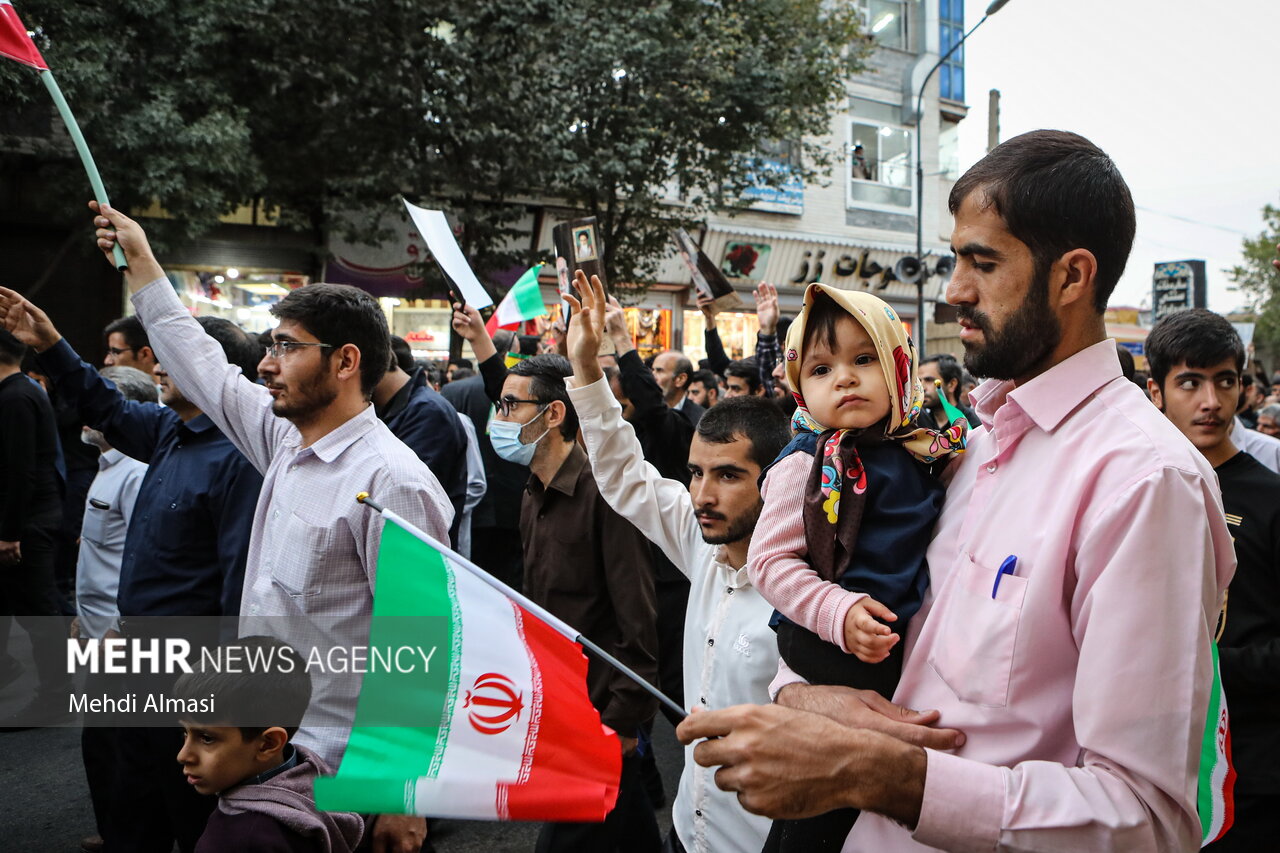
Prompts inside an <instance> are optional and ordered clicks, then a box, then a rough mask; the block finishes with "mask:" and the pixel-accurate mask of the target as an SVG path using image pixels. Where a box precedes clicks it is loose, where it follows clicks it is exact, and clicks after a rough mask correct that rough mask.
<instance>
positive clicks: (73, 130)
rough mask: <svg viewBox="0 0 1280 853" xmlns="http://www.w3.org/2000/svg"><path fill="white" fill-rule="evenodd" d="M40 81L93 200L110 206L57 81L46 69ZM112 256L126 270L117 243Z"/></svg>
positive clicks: (100, 178) (87, 148)
mask: <svg viewBox="0 0 1280 853" xmlns="http://www.w3.org/2000/svg"><path fill="white" fill-rule="evenodd" d="M40 79H41V80H43V81H44V87H45V88H46V89H48V90H49V95H50V97H52V98H53V103H54V106H56V107H57V108H58V115H60V116H62V121H63V123H64V124H65V125H66V126H67V133H69V134H71V141H72V142H73V143H75V146H76V153H77V154H79V155H80V163H81V164H82V165H83V166H84V170H85V172H87V173H88V175H89V184H90V186H92V187H93V195H94V199H95V200H96V201H97V202H98V204H100V205H104V204H105V205H109V204H111V202H110V201H109V200H108V199H107V189H106V187H104V186H103V185H102V176H101V175H99V174H98V166H97V164H95V163H94V162H93V154H91V153H89V145H88V143H86V142H85V141H84V134H83V133H81V132H80V125H78V124H77V123H76V117H75V116H74V115H73V114H72V112H71V107H70V105H68V104H67V99H66V98H65V97H63V95H62V89H60V88H59V87H58V81H57V80H55V79H53V72H52V71H50V70H48V69H47V68H46V69H41V71H40ZM112 254H113V255H114V256H115V261H116V269H118V270H123V269H128V267H129V264H128V263H127V262H126V261H125V259H124V251H123V250H121V248H120V244H119V243H116V245H115V246H113V247H112Z"/></svg>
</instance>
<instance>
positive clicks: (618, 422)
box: [566, 273, 711, 574]
mask: <svg viewBox="0 0 1280 853" xmlns="http://www.w3.org/2000/svg"><path fill="white" fill-rule="evenodd" d="M578 275H579V278H578V281H577V282H576V283H577V286H578V289H579V292H580V293H582V294H583V303H582V304H579V303H578V300H577V299H575V298H574V297H573V296H567V297H566V298H567V299H570V300H572V304H573V307H574V316H573V319H572V320H570V322H569V338H568V341H569V360H570V362H571V363H572V364H573V379H572V383H571V385H572V387H570V388H569V397H570V399H572V400H573V407H574V410H575V411H577V413H578V423H579V425H580V426H581V428H582V437H583V442H584V443H585V444H586V448H587V455H588V456H589V457H590V458H591V471H592V473H593V474H594V475H595V478H596V484H597V486H598V487H599V489H600V494H601V495H602V496H603V497H604V499H605V501H606V502H607V503H608V504H609V506H610V507H612V508H613V511H614V512H616V513H618V515H620V516H622V517H623V518H625V519H627V520H628V521H630V522H631V523H632V524H634V525H635V526H636V528H637V529H638V530H639V531H640V532H641V533H642V534H644V536H645V538H647V539H648V540H649V541H651V542H653V543H654V544H656V545H657V546H658V547H659V548H661V549H662V551H663V553H665V554H666V555H667V557H668V558H669V559H670V560H671V562H672V563H674V564H675V565H676V567H677V568H679V569H680V571H682V572H684V573H685V574H688V573H689V572H690V571H691V570H693V569H696V568H697V567H700V566H701V565H703V557H705V556H706V549H708V548H710V547H711V546H709V545H707V544H706V543H704V542H703V541H702V533H701V530H700V528H699V527H698V520H697V519H696V518H695V517H694V515H693V505H692V503H691V502H690V500H689V492H688V490H687V489H686V488H685V487H684V485H683V484H681V483H679V482H677V481H676V480H667V479H663V477H662V475H661V474H659V473H658V469H656V468H654V467H653V466H652V465H650V464H649V463H648V462H646V461H645V459H644V451H643V450H641V448H640V441H639V439H637V438H636V433H635V430H634V429H633V428H632V427H631V424H629V423H627V422H626V421H625V420H623V418H622V407H621V406H620V405H618V401H617V400H616V399H614V396H613V393H612V392H611V391H610V390H609V385H608V383H607V382H606V381H605V378H604V372H603V371H602V370H601V369H600V363H599V360H598V358H597V353H598V352H599V351H600V340H601V337H602V335H603V334H604V328H605V321H604V313H605V308H604V306H605V300H604V287H603V285H600V284H599V280H598V279H596V280H593V281H592V282H591V283H590V284H588V282H587V280H586V276H583V275H582V274H581V273H579V274H578Z"/></svg>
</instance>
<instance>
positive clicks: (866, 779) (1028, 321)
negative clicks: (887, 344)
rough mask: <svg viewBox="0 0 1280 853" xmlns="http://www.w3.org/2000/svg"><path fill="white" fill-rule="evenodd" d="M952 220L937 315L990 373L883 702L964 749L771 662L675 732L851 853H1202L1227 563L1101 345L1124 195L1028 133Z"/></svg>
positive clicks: (1070, 155)
mask: <svg viewBox="0 0 1280 853" xmlns="http://www.w3.org/2000/svg"><path fill="white" fill-rule="evenodd" d="M950 207H951V211H952V213H953V214H954V216H955V230H954V232H953V233H952V248H953V250H954V251H955V253H956V256H957V258H958V263H957V267H956V270H955V273H954V275H953V276H952V279H951V282H950V284H949V285H948V288H947V299H948V301H949V302H951V303H952V304H954V305H957V306H958V313H959V317H960V324H961V340H962V342H963V344H964V347H965V366H966V367H967V368H968V369H969V371H970V372H972V373H974V374H975V375H981V376H986V377H989V379H988V381H987V382H985V383H984V384H983V385H981V386H980V387H978V388H977V389H976V390H975V391H974V393H973V395H972V400H973V402H974V408H975V409H976V411H977V414H978V416H979V417H980V418H981V421H982V424H983V427H982V428H980V429H978V430H976V431H975V433H974V434H973V435H972V437H971V438H970V441H969V449H968V452H967V453H966V454H965V455H964V456H962V457H960V460H959V461H958V462H957V463H956V464H955V465H954V466H953V468H952V469H951V471H950V472H949V475H950V483H949V486H948V491H947V498H946V504H945V506H944V508H943V511H942V515H941V517H940V518H939V520H938V525H937V527H936V528H935V531H934V537H933V540H932V543H931V545H930V547H929V552H928V561H929V566H930V571H931V576H932V578H931V587H930V592H929V595H928V596H927V597H926V598H925V602H924V606H923V607H922V609H921V610H920V613H919V615H918V616H917V617H916V618H915V620H914V621H913V622H912V624H911V627H910V629H909V631H908V634H907V637H906V660H905V664H904V667H903V672H902V679H901V682H900V683H899V686H898V690H897V693H896V694H895V700H896V701H897V702H898V703H899V704H900V705H903V706H906V707H911V708H932V709H937V710H938V711H939V712H940V719H939V724H940V725H943V726H947V727H949V728H953V729H958V730H960V731H961V732H963V733H964V735H965V741H964V743H963V744H962V745H961V746H960V747H958V748H957V749H955V750H951V751H940V750H934V749H925V748H921V747H918V746H912V745H910V744H906V743H904V742H902V741H899V740H896V739H894V738H892V737H889V736H887V735H884V734H881V733H878V732H873V731H868V730H865V729H857V728H852V727H849V726H844V725H840V724H838V723H837V722H835V721H834V719H832V718H834V717H836V716H837V715H838V713H839V711H840V710H842V709H844V710H847V709H848V708H849V707H850V706H855V705H857V704H858V703H859V702H860V698H859V696H858V692H857V691H849V690H844V689H843V688H832V687H818V686H809V685H805V684H803V683H798V681H799V680H798V679H796V678H795V677H794V676H793V675H789V674H788V673H785V672H783V673H780V674H779V678H778V680H777V681H776V682H775V686H777V685H779V684H781V685H782V686H781V689H780V690H779V691H778V693H777V695H776V701H777V704H775V705H772V706H737V707H734V708H727V709H723V710H718V711H709V712H705V713H696V714H694V715H692V716H691V717H689V718H688V719H686V720H685V721H684V722H683V723H682V724H681V725H680V728H679V730H678V734H679V735H680V737H681V739H682V740H684V741H685V742H691V741H693V740H697V739H699V738H716V739H714V740H707V741H705V742H703V743H700V744H699V745H698V746H697V747H696V749H695V752H694V757H695V759H696V760H697V761H698V762H699V763H700V764H704V765H723V766H722V767H721V769H720V770H718V771H717V773H716V783H717V784H718V785H720V786H721V787H722V788H725V789H726V790H734V791H737V792H738V796H739V799H740V800H741V801H742V803H743V805H744V806H745V807H746V808H747V809H748V810H750V811H753V812H758V813H761V814H766V815H769V816H771V817H775V818H797V817H805V816H808V815H813V814H820V813H823V812H826V811H829V810H831V809H833V808H841V807H850V806H852V807H855V808H859V809H862V810H863V812H864V813H863V815H862V816H861V817H860V818H859V820H858V822H857V823H856V824H855V825H854V828H853V831H852V832H851V833H850V835H849V838H848V839H847V840H846V842H845V846H844V849H845V850H859V851H900V850H927V849H946V850H955V851H989V850H1003V849H1016V850H1062V851H1068V850H1069V851H1077V850H1089V851H1103V850H1116V851H1147V850H1150V851H1167V850H1191V849H1194V848H1196V847H1198V846H1199V845H1200V843H1201V840H1202V829H1201V820H1202V817H1203V819H1204V821H1205V822H1206V825H1207V826H1208V825H1209V823H1210V819H1209V816H1208V815H1204V816H1201V815H1199V814H1198V811H1197V796H1198V795H1200V792H1198V775H1199V773H1200V769H1201V754H1200V750H1201V743H1202V740H1203V738H1204V734H1205V731H1206V716H1207V714H1208V710H1209V708H1210V702H1211V698H1212V696H1211V694H1212V693H1213V690H1214V666H1213V659H1212V652H1211V640H1212V637H1213V629H1214V625H1215V623H1216V620H1217V617H1218V613H1219V610H1220V605H1221V601H1222V591H1223V589H1225V587H1226V585H1227V583H1228V581H1229V580H1230V578H1231V575H1232V572H1233V570H1234V567H1235V559H1234V556H1233V553H1232V545H1231V537H1230V534H1229V533H1228V531H1227V527H1226V523H1225V521H1224V518H1223V512H1222V504H1221V500H1220V498H1219V496H1218V492H1217V484H1216V481H1215V479H1214V476H1213V471H1212V469H1211V468H1210V466H1209V465H1208V463H1207V462H1206V461H1205V460H1204V458H1203V457H1202V456H1201V455H1200V454H1199V453H1197V452H1196V450H1195V448H1194V447H1192V446H1191V444H1190V443H1189V442H1187V440H1186V439H1185V438H1184V437H1183V436H1182V434H1181V433H1180V432H1178V430H1177V429H1176V428H1174V427H1173V426H1172V424H1170V423H1169V422H1168V421H1167V420H1166V419H1165V418H1163V417H1162V416H1161V415H1160V413H1159V412H1158V411H1156V410H1155V409H1154V407H1152V406H1151V405H1150V403H1148V402H1147V400H1146V398H1145V397H1144V396H1143V394H1142V392H1141V391H1140V390H1139V389H1138V388H1137V387H1136V386H1135V385H1133V384H1132V383H1130V382H1127V381H1125V380H1124V378H1123V376H1122V375H1121V372H1120V365H1119V362H1118V360H1117V358H1116V354H1115V345H1114V344H1113V343H1111V342H1110V341H1108V340H1107V339H1106V330H1105V324H1104V323H1103V316H1102V315H1103V311H1104V309H1105V307H1106V303H1107V299H1108V297H1109V296H1110V294H1111V291H1112V290H1113V289H1114V287H1115V284H1116V282H1117V281H1118V280H1119V278H1120V275H1121V273H1122V272H1123V271H1124V266H1125V262H1126V260H1127V258H1128V254H1129V249H1130V247H1131V245H1132V242H1133V234H1134V213H1133V200H1132V198H1131V196H1130V194H1129V190H1128V187H1127V186H1126V185H1125V183H1124V180H1123V179H1122V178H1121V177H1120V174H1119V172H1118V170H1117V169H1116V167H1115V164H1114V163H1112V161H1111V160H1110V158H1108V157H1107V155H1106V154H1105V153H1103V152H1102V151H1101V150H1099V149H1098V148H1097V147H1095V146H1094V145H1093V144H1092V143H1090V142H1089V141H1088V140H1086V139H1084V138H1082V137H1080V136H1077V135H1075V134H1071V133H1065V132H1061V131H1036V132H1034V133H1028V134H1024V135H1022V136H1019V137H1016V138H1014V139H1011V140H1009V141H1008V142H1006V143H1004V144H1003V145H1000V146H999V147H998V148H996V149H995V150H993V151H992V152H991V153H990V154H989V155H988V156H987V157H986V158H984V159H983V160H982V161H980V162H979V163H978V164H977V165H975V166H974V167H973V168H972V169H970V170H969V171H968V172H967V173H966V174H965V176H964V177H962V178H961V179H960V181H959V182H957V183H956V185H955V188H954V189H953V191H952V193H951V198H950ZM842 690H844V692H843V693H842V692H840V691H842ZM806 711H816V712H818V713H806ZM1218 722H1219V718H1218V717H1216V716H1215V718H1214V723H1215V725H1216V724H1217V723H1218ZM1203 796H1204V797H1207V792H1205V794H1204V795H1203ZM1205 802H1206V803H1207V802H1208V800H1207V799H1206V800H1205Z"/></svg>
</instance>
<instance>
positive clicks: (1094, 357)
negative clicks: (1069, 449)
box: [970, 338, 1122, 432]
mask: <svg viewBox="0 0 1280 853" xmlns="http://www.w3.org/2000/svg"><path fill="white" fill-rule="evenodd" d="M1121 375H1122V374H1121V372H1120V359H1119V358H1117V357H1116V344H1115V341H1113V340H1111V339H1109V338H1108V339H1107V340H1103V341H1099V342H1098V343H1096V344H1093V345H1092V346H1088V347H1085V348H1084V349H1082V350H1080V351H1079V352H1077V353H1075V354H1074V355H1072V356H1070V357H1069V358H1066V359H1064V360H1063V361H1061V362H1059V363H1058V364H1055V365H1054V366H1053V367H1051V368H1049V369H1048V370H1046V371H1045V372H1044V373H1041V374H1040V375H1039V376H1036V377H1035V378H1034V379H1032V380H1031V381H1030V382H1027V383H1026V384H1024V385H1019V386H1015V385H1014V384H1013V382H1011V381H1009V380H1001V379H988V380H987V381H986V382H983V383H982V384H981V385H979V386H978V387H977V388H976V389H974V391H973V393H972V394H971V395H970V399H971V400H972V401H973V408H974V410H975V411H976V412H977V413H978V417H979V418H981V419H982V423H983V425H984V426H986V427H987V428H988V429H990V428H991V426H992V424H993V423H994V422H995V419H996V413H997V412H998V411H999V410H1000V409H1001V408H1002V407H1003V406H1004V405H1005V404H1006V403H1013V404H1014V405H1015V406H1016V407H1017V408H1018V410H1020V411H1022V412H1024V413H1026V415H1027V417H1029V418H1031V420H1032V421H1034V422H1035V424H1036V426H1038V427H1040V429H1042V430H1044V431H1045V432H1053V430H1054V429H1056V428H1057V426H1058V424H1060V423H1062V421H1063V419H1065V418H1066V416H1067V415H1069V414H1071V412H1073V411H1074V410H1075V409H1076V407H1077V406H1079V405H1080V404H1081V403H1083V402H1084V401H1085V400H1086V399H1087V398H1088V397H1089V396H1090V395H1091V394H1093V393H1094V392H1095V391H1097V390H1098V389H1099V388H1101V387H1102V386H1103V385H1106V384H1107V383H1108V382H1111V381H1112V380H1114V379H1116V378H1118V377H1119V376H1121Z"/></svg>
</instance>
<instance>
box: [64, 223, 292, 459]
mask: <svg viewBox="0 0 1280 853" xmlns="http://www.w3.org/2000/svg"><path fill="white" fill-rule="evenodd" d="M89 206H90V208H92V209H94V210H97V209H98V204H97V202H90V203H89ZM94 224H95V225H96V226H97V229H98V230H97V236H98V248H100V249H102V251H103V253H104V254H105V255H106V257H107V260H108V261H110V260H111V249H112V247H113V246H115V245H116V244H117V243H119V245H120V248H121V249H123V250H124V255H125V260H126V261H127V262H128V264H129V268H128V269H127V270H125V273H124V279H125V283H126V284H127V285H128V286H129V290H130V292H131V293H132V294H133V304H134V307H135V308H137V309H138V316H139V317H140V318H141V320H142V324H143V325H144V326H145V327H146V329H147V337H148V338H150V340H151V346H152V349H154V350H155V351H156V356H157V357H158V359H159V361H160V363H161V364H163V365H164V368H165V370H167V371H168V372H169V375H170V376H172V377H173V380H174V382H175V383H176V384H177V385H178V387H179V388H181V389H182V393H183V395H184V396H186V398H187V399H188V400H190V401H191V402H192V403H194V404H195V405H196V406H197V407H198V408H199V409H200V410H201V411H203V412H204V413H205V414H207V415H208V416H209V417H210V418H212V419H213V422H214V423H216V424H217V425H218V426H219V427H220V428H221V429H222V432H223V433H224V434H225V435H226V436H227V437H228V438H229V439H231V442H232V443H233V444H235V446H236V447H238V448H239V449H240V452H241V453H243V454H244V455H245V457H246V458H247V459H248V460H249V461H250V462H252V463H253V465H254V467H255V468H257V469H258V470H259V471H266V470H267V468H268V466H270V464H271V457H272V456H273V455H274V454H275V452H276V450H277V449H278V448H279V447H280V446H281V439H283V438H284V436H285V435H286V434H287V433H288V431H289V430H290V429H291V427H290V425H289V423H288V422H287V421H286V420H284V419H282V418H277V417H276V416H275V415H274V414H272V412H271V394H270V392H269V391H267V389H266V388H264V387H263V386H261V385H257V384H255V383H254V382H253V381H252V380H251V379H250V378H249V377H247V376H245V375H244V374H242V373H241V372H240V369H239V368H238V367H235V366H234V365H231V364H229V363H228V362H227V357H226V354H225V353H224V352H223V351H222V347H221V346H219V345H218V342H217V341H215V340H214V339H213V338H211V337H209V336H208V335H206V334H205V333H204V330H203V329H202V328H200V324H199V323H197V322H196V321H195V318H194V317H192V316H191V314H190V313H189V312H188V311H187V309H186V307H185V306H184V305H183V304H182V301H181V300H180V299H178V294H177V293H176V292H175V291H174V289H173V286H172V285H171V284H170V283H169V280H168V278H167V277H166V276H165V274H164V270H163V269H161V267H160V264H159V263H158V262H157V261H156V259H155V255H154V254H152V252H151V246H150V245H149V244H148V243H147V237H146V234H145V233H144V232H143V230H142V227H141V226H140V225H138V223H137V222H134V221H133V220H132V219H130V218H129V217H127V216H125V215H124V214H123V213H120V212H119V211H118V210H115V209H113V208H109V207H108V208H104V209H103V210H102V211H101V215H99V216H96V217H94Z"/></svg>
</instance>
